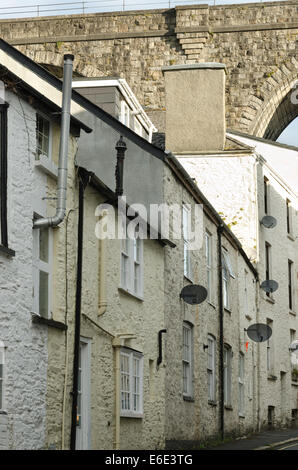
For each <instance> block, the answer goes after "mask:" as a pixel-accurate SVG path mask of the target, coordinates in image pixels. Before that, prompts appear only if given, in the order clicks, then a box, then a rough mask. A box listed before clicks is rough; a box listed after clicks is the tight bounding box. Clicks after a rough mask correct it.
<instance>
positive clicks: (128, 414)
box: [120, 411, 144, 419]
mask: <svg viewBox="0 0 298 470" xmlns="http://www.w3.org/2000/svg"><path fill="white" fill-rule="evenodd" d="M120 418H136V419H143V418H144V415H143V413H134V412H133V411H126V412H125V411H121V413H120Z"/></svg>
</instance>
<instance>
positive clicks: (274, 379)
mask: <svg viewBox="0 0 298 470" xmlns="http://www.w3.org/2000/svg"><path fill="white" fill-rule="evenodd" d="M267 379H268V380H272V381H273V382H275V381H276V380H277V377H276V375H273V374H268V375H267Z"/></svg>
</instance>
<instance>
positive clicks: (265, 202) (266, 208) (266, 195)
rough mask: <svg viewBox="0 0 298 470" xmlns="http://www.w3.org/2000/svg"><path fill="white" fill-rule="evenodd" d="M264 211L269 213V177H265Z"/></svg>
mask: <svg viewBox="0 0 298 470" xmlns="http://www.w3.org/2000/svg"><path fill="white" fill-rule="evenodd" d="M264 211H265V214H268V178H266V176H265V177H264Z"/></svg>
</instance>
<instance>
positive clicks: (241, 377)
mask: <svg viewBox="0 0 298 470" xmlns="http://www.w3.org/2000/svg"><path fill="white" fill-rule="evenodd" d="M241 366H242V367H241ZM238 412H239V416H242V417H244V416H245V356H244V354H243V353H242V352H239V367H238Z"/></svg>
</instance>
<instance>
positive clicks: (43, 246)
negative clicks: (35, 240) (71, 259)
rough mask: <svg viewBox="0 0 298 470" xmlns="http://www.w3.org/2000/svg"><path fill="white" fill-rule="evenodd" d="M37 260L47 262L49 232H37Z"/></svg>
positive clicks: (41, 230)
mask: <svg viewBox="0 0 298 470" xmlns="http://www.w3.org/2000/svg"><path fill="white" fill-rule="evenodd" d="M39 259H40V260H41V261H44V262H45V263H48V262H49V231H48V230H47V229H40V230H39Z"/></svg>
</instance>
